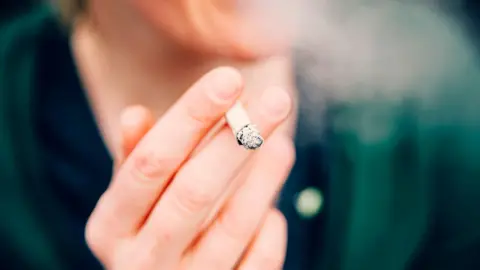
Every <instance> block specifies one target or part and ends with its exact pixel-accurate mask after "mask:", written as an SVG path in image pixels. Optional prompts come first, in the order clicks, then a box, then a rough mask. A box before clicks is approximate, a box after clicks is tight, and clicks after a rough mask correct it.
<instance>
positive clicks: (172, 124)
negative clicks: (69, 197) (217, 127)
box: [92, 68, 243, 236]
mask: <svg viewBox="0 0 480 270" xmlns="http://www.w3.org/2000/svg"><path fill="white" fill-rule="evenodd" d="M242 86H243V85H242V80H241V76H240V75H239V73H238V72H237V71H235V70H233V69H231V68H218V69H216V70H213V71H212V72H210V73H208V74H207V75H205V76H204V77H202V78H201V79H200V80H199V81H198V82H197V83H196V84H195V85H194V86H192V88H191V89H190V90H189V91H187V92H186V93H185V94H184V96H182V97H181V98H180V99H179V101H178V102H177V103H176V104H175V105H174V106H173V107H172V108H171V109H170V110H169V111H167V112H166V113H165V115H164V116H163V117H162V118H161V119H160V120H159V121H158V122H157V123H156V124H155V125H154V126H153V128H152V129H151V130H150V132H149V133H148V134H146V136H145V137H144V138H143V139H142V140H141V141H140V142H139V144H138V145H137V147H136V148H135V149H134V150H133V151H132V153H131V154H130V156H129V157H128V158H127V159H126V161H125V162H124V164H123V166H122V167H121V168H120V169H119V171H118V174H117V177H116V179H115V181H114V182H113V183H112V184H111V186H110V187H109V189H108V190H107V192H106V193H105V194H104V195H103V196H102V198H101V200H100V202H99V204H98V205H97V208H96V209H95V211H94V213H93V217H95V218H94V220H95V221H92V222H94V223H100V224H102V225H101V226H102V227H103V226H106V228H108V231H109V232H110V233H112V231H111V230H112V229H114V230H115V232H113V233H114V234H116V235H117V236H118V235H119V236H122V235H131V234H132V233H135V232H136V230H137V229H138V228H139V227H140V226H141V224H142V222H143V221H144V219H145V217H146V216H147V215H148V212H149V211H150V209H151V208H152V207H153V205H154V203H155V202H156V201H157V199H158V197H159V196H160V194H161V193H162V191H163V189H164V188H165V186H166V185H167V183H168V181H169V180H170V178H171V177H172V175H173V174H174V173H175V172H176V170H177V169H178V167H180V166H181V164H182V163H183V162H184V161H185V159H186V158H187V157H188V156H189V155H190V153H191V152H192V151H193V149H194V148H195V147H196V145H197V144H198V143H199V142H200V140H201V139H202V138H203V136H205V134H207V132H208V131H209V129H210V128H211V127H212V126H213V125H214V124H215V123H216V122H217V121H218V120H219V119H221V117H222V116H223V115H224V114H225V112H226V111H227V110H228V109H229V108H230V107H231V106H232V105H233V103H234V102H235V100H236V99H237V97H238V96H239V95H240V92H241V89H242ZM113 225H114V226H113Z"/></svg>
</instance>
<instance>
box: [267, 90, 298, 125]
mask: <svg viewBox="0 0 480 270" xmlns="http://www.w3.org/2000/svg"><path fill="white" fill-rule="evenodd" d="M261 101H262V104H263V105H264V106H265V109H266V110H267V111H268V114H270V115H272V116H273V117H276V118H284V117H286V116H287V115H288V113H289V112H290V109H291V98H290V96H289V95H288V93H287V92H286V91H285V90H283V89H281V88H278V87H271V88H268V89H267V90H265V92H264V93H263V96H262V99H261Z"/></svg>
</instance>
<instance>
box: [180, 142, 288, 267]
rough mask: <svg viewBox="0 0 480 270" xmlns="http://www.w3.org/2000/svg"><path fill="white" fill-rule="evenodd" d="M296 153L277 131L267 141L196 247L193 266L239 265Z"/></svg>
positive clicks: (192, 260) (192, 254)
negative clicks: (241, 182)
mask: <svg viewBox="0 0 480 270" xmlns="http://www.w3.org/2000/svg"><path fill="white" fill-rule="evenodd" d="M294 156H295V149H294V147H293V143H292V141H291V139H290V138H287V137H284V135H283V134H280V133H278V134H274V135H273V136H272V137H271V138H270V139H269V140H268V141H267V142H266V145H265V148H263V149H261V151H260V152H259V156H258V157H257V159H256V163H255V164H254V165H253V168H252V170H251V173H250V175H249V177H248V179H247V180H246V181H245V183H244V184H243V185H242V186H241V187H240V188H239V189H238V191H237V192H236V193H234V194H233V196H232V197H231V198H230V200H229V201H228V202H227V204H226V205H225V207H224V208H223V209H222V210H221V213H220V215H219V216H218V218H217V219H216V220H215V221H214V222H213V224H212V226H211V227H210V228H209V229H208V230H207V231H206V232H205V233H204V235H203V236H202V238H201V239H200V240H199V241H198V243H197V245H196V246H195V247H194V249H193V251H192V253H191V255H190V256H192V257H193V258H192V259H191V260H190V262H191V269H198V270H201V269H232V268H233V266H235V264H236V263H237V261H238V258H239V257H240V256H241V255H242V254H243V252H244V251H245V248H246V247H247V245H248V243H249V242H250V240H251V239H252V237H253V235H254V234H255V232H256V230H257V229H258V226H260V223H261V222H262V220H263V218H264V217H265V214H266V213H267V212H268V210H269V209H270V207H271V204H272V201H273V200H274V198H275V196H276V194H277V192H278V190H279V188H280V187H281V186H282V184H283V183H284V181H285V179H286V178H287V176H288V174H289V172H290V169H291V167H292V165H293V161H294V159H295V158H294ZM218 254H222V256H218ZM189 269H190V268H189Z"/></svg>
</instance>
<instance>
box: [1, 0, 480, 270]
mask: <svg viewBox="0 0 480 270" xmlns="http://www.w3.org/2000/svg"><path fill="white" fill-rule="evenodd" d="M12 10H13V9H12ZM15 10H18V12H19V13H17V15H16V16H9V17H5V16H3V15H2V16H3V17H2V20H1V21H0V173H1V175H0V180H1V181H0V202H1V203H0V216H1V221H0V241H1V242H0V243H1V244H0V248H1V249H0V259H1V261H0V263H1V262H3V261H7V260H9V261H15V262H16V263H17V265H16V268H15V269H52V270H56V269H68V263H69V261H68V256H65V254H67V253H68V251H65V250H64V248H63V246H62V241H61V239H58V237H57V236H56V234H55V231H56V230H58V229H59V226H61V224H62V222H61V220H60V219H59V216H61V213H62V211H64V209H62V206H61V204H60V203H58V202H55V201H54V200H53V199H52V197H53V196H49V190H48V187H45V185H42V180H45V179H44V178H43V171H42V163H41V162H42V151H41V145H39V144H38V142H37V138H36V132H37V130H36V128H35V122H34V116H35V111H34V108H35V106H34V105H35V100H36V99H35V89H36V87H37V85H38V84H39V83H41V80H42V78H41V76H39V75H40V74H43V73H42V72H41V71H42V70H41V67H39V65H38V63H37V59H39V55H38V44H39V40H41V39H42V36H43V35H45V33H49V34H51V33H52V29H56V27H55V23H53V19H52V18H53V17H52V12H51V11H50V10H49V9H48V8H43V7H41V6H40V5H39V6H37V7H36V8H28V9H15ZM20 11H21V12H20ZM10 14H11V13H10ZM55 31H58V35H61V31H60V30H58V29H56V30H53V32H55ZM450 53H451V54H454V55H455V54H457V53H458V54H459V55H460V56H461V55H465V54H464V53H463V52H457V51H451V52H450ZM473 57H474V56H473V54H472V58H471V59H470V58H468V57H467V58H466V59H463V58H461V57H460V60H458V61H457V62H458V63H455V64H453V63H452V66H451V68H449V72H446V73H445V76H442V77H441V78H439V80H438V82H437V83H436V85H435V89H436V91H435V92H432V93H429V94H426V95H416V96H407V95H405V96H404V97H402V98H395V99H392V98H384V97H378V98H375V99H368V100H367V99H361V98H359V99H358V100H356V101H352V102H349V103H345V102H340V101H339V102H332V103H331V104H330V106H329V109H328V112H327V114H328V116H329V118H328V119H329V125H328V126H329V127H330V128H329V132H328V134H329V135H328V144H329V151H328V157H329V162H330V168H331V174H330V179H329V180H328V181H329V182H330V185H331V188H330V193H329V198H330V200H329V201H328V203H327V207H328V209H327V211H328V213H330V214H329V218H328V221H327V229H326V230H327V233H326V235H327V237H326V238H325V239H321V241H324V242H325V249H324V251H325V252H323V253H322V254H318V256H317V259H318V269H332V270H400V269H436V270H437V269H448V270H456V269H480V74H479V69H478V62H475V61H474V60H475V58H473ZM475 57H476V56H475ZM468 59H470V60H472V61H467V60H468ZM419 93H422V92H421V91H419ZM66 252H67V253H66ZM2 269H8V266H6V265H3V267H2Z"/></svg>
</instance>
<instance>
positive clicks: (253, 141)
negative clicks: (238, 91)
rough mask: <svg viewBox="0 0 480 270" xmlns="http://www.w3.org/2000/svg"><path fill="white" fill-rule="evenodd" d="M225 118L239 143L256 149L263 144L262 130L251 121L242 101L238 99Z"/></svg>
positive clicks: (247, 147)
mask: <svg viewBox="0 0 480 270" xmlns="http://www.w3.org/2000/svg"><path fill="white" fill-rule="evenodd" d="M225 118H226V119H227V123H228V125H229V126H230V128H231V129H232V132H233V134H234V135H235V138H236V139H237V142H238V144H239V145H242V146H243V147H245V148H246V149H248V150H255V149H257V148H259V147H260V146H261V145H262V144H263V138H262V136H261V135H260V132H259V131H258V130H257V129H256V127H255V126H254V125H253V124H252V123H251V122H250V118H249V117H248V114H247V112H246V111H245V109H244V108H243V105H242V103H240V102H239V101H237V102H236V103H235V105H233V107H232V108H230V110H229V111H228V112H227V113H226V114H225Z"/></svg>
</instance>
